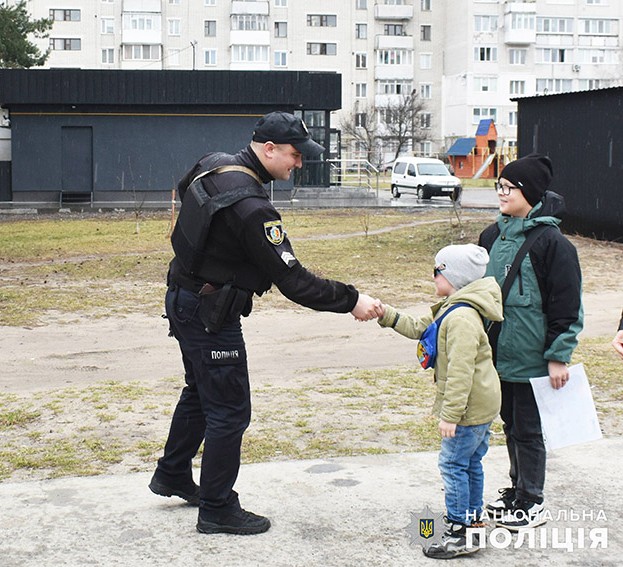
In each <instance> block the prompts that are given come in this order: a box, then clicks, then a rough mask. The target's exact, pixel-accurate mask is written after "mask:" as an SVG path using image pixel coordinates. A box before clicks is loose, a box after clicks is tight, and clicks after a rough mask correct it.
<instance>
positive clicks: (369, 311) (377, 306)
mask: <svg viewBox="0 0 623 567" xmlns="http://www.w3.org/2000/svg"><path fill="white" fill-rule="evenodd" d="M351 313H352V314H353V317H354V318H355V319H357V321H369V320H370V319H376V318H377V317H381V316H382V315H383V312H382V304H381V300H380V299H374V298H373V297H370V296H369V295H366V294H365V293H360V294H359V299H358V300H357V304H356V305H355V308H354V309H353V310H352V311H351Z"/></svg>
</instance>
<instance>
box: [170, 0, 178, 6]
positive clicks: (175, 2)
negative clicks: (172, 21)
mask: <svg viewBox="0 0 623 567" xmlns="http://www.w3.org/2000/svg"><path fill="white" fill-rule="evenodd" d="M169 4H173V5H174V6H179V5H180V0H169Z"/></svg>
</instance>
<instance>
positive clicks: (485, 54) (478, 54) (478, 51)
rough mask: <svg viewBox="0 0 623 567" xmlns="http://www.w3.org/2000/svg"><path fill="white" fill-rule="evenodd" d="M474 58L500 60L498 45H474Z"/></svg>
mask: <svg viewBox="0 0 623 567" xmlns="http://www.w3.org/2000/svg"><path fill="white" fill-rule="evenodd" d="M474 60H475V61H497V60H498V48H497V47H474Z"/></svg>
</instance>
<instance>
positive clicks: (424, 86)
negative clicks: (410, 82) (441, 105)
mask: <svg viewBox="0 0 623 567" xmlns="http://www.w3.org/2000/svg"><path fill="white" fill-rule="evenodd" d="M420 98H433V85H431V84H430V83H420Z"/></svg>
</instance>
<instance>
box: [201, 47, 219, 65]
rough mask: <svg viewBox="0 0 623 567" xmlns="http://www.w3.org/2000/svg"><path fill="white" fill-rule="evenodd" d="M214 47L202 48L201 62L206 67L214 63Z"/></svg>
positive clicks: (215, 51)
mask: <svg viewBox="0 0 623 567" xmlns="http://www.w3.org/2000/svg"><path fill="white" fill-rule="evenodd" d="M216 53H217V50H216V49H204V50H203V64H204V65H205V66H207V67H213V66H214V65H216V61H217V59H216Z"/></svg>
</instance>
